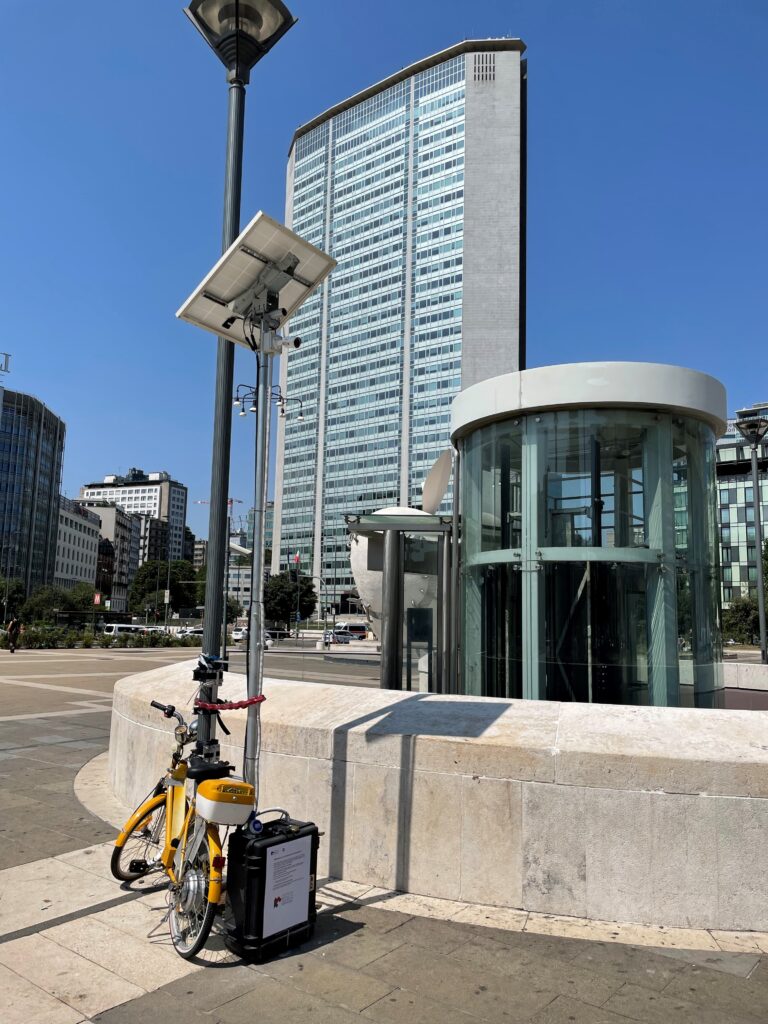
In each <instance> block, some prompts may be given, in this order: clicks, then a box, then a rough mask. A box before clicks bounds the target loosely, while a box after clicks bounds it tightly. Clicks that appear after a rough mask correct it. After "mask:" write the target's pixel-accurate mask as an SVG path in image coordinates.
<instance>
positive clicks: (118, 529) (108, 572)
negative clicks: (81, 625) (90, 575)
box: [78, 498, 141, 612]
mask: <svg viewBox="0 0 768 1024" xmlns="http://www.w3.org/2000/svg"><path fill="white" fill-rule="evenodd" d="M78 504H79V505H82V506H83V507H84V508H87V509H90V510H91V511H93V512H95V513H96V515H97V516H98V517H99V519H101V537H102V540H103V541H108V542H109V544H100V545H99V563H98V566H97V582H98V583H99V587H98V589H99V590H101V592H102V595H103V597H104V598H105V600H108V601H109V602H110V604H109V607H110V610H111V611H113V612H127V611H128V591H129V590H130V587H131V583H133V578H134V576H135V575H136V572H137V570H138V568H139V545H140V536H141V517H140V516H138V515H131V514H130V513H128V512H126V511H125V510H124V509H122V508H121V507H120V506H119V505H116V504H115V503H114V502H111V501H106V500H105V499H103V498H81V499H80V500H79V502H78ZM110 546H111V548H110Z"/></svg>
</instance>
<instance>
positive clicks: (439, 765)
mask: <svg viewBox="0 0 768 1024" xmlns="http://www.w3.org/2000/svg"><path fill="white" fill-rule="evenodd" d="M191 668H192V664H191V663H189V664H187V665H181V666H172V667H168V668H164V669H160V670H157V671H154V672H148V673H143V674H141V675H136V676H131V677H129V678H127V679H124V680H122V681H121V682H120V683H118V685H117V686H116V688H115V702H114V708H113V719H112V738H111V743H110V770H111V777H112V783H113V786H114V788H115V791H116V794H117V795H118V796H119V797H120V798H121V799H123V800H125V801H126V802H129V803H135V802H137V801H138V800H139V799H140V798H141V797H142V796H144V795H145V794H146V792H147V791H148V790H149V789H150V788H151V786H152V785H153V783H154V781H155V780H156V778H157V776H158V775H159V774H160V772H161V771H162V769H163V767H164V765H165V763H166V762H167V760H168V757H169V754H170V750H171V746H172V740H171V735H170V734H171V731H172V725H171V723H168V722H166V721H165V720H164V719H163V718H162V716H161V715H160V714H159V713H158V712H156V711H154V710H153V709H151V708H150V707H149V701H150V700H152V699H156V700H161V701H165V702H171V703H174V704H176V705H177V707H178V708H179V709H180V710H181V711H182V712H184V711H185V709H187V712H188V709H189V707H190V698H191V696H192V693H193V691H194V684H193V683H192V680H191ZM244 688H245V680H244V679H243V677H241V676H230V677H228V679H227V683H226V685H225V686H224V688H223V693H224V694H225V695H226V696H227V697H228V698H232V699H239V698H242V697H243V696H244ZM265 692H266V694H267V697H268V700H267V701H266V703H265V704H264V705H263V706H262V707H263V711H262V725H263V731H262V735H263V748H262V750H263V752H262V759H261V799H260V805H261V806H262V807H266V806H272V805H277V806H281V807H285V808H286V809H288V810H289V811H290V812H291V814H292V815H293V816H295V817H298V818H305V819H312V820H314V821H316V822H317V823H318V824H319V825H320V827H321V829H322V830H323V831H324V833H325V835H324V837H323V839H322V841H321V847H320V851H321V858H320V863H319V864H318V872H319V873H320V874H321V875H324V874H327V875H330V876H332V877H342V878H345V879H349V880H353V881H357V882H361V883H364V884H368V885H377V886H381V887H383V888H387V889H397V890H402V891H406V892H413V893H419V894H422V895H429V896H437V897H442V898H446V899H452V900H463V901H466V902H468V903H483V904H492V905H498V906H505V907H520V908H523V909H526V910H531V911H538V912H543V913H552V914H564V915H572V916H576V917H587V918H597V919H602V920H609V921H631V922H638V923H645V924H656V925H665V926H671V927H672V926H675V927H677V926H679V927H695V928H719V929H747V930H748V929H754V930H768V894H767V893H766V887H765V884H764V879H765V877H766V875H767V874H768V843H767V842H766V841H765V836H766V835H768V831H766V830H767V828H768V718H766V716H765V713H763V712H753V711H705V710H691V709H678V708H637V707H616V706H602V705H585V704H557V703H548V702H538V701H502V700H495V699H492V698H478V697H443V696H440V695H435V694H416V693H398V692H392V691H381V690H370V689H363V688H357V687H342V686H326V685H322V684H315V683H292V682H285V681H282V680H281V681H278V680H267V681H266V683H265ZM244 722H245V712H230V713H228V715H227V724H228V725H229V727H230V728H231V729H232V736H231V738H230V741H229V742H228V744H222V753H223V756H225V757H228V758H229V759H230V760H232V761H234V762H235V763H236V764H238V766H240V764H241V758H242V742H243V729H244ZM224 739H226V737H224Z"/></svg>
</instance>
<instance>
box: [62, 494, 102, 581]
mask: <svg viewBox="0 0 768 1024" xmlns="http://www.w3.org/2000/svg"><path fill="white" fill-rule="evenodd" d="M100 535H101V519H100V517H99V516H98V515H97V514H96V513H95V512H94V511H92V510H91V509H88V508H85V507H84V506H82V505H80V504H78V502H76V501H72V500H71V499H70V498H66V497H64V495H60V496H59V530H58V534H57V536H56V571H55V573H54V577H53V583H54V586H57V587H61V588H62V589H63V590H71V589H72V588H73V587H74V586H76V585H77V584H78V583H88V584H90V585H91V586H95V584H96V565H97V562H98V557H99V538H100Z"/></svg>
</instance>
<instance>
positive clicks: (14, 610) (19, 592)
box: [0, 576, 27, 622]
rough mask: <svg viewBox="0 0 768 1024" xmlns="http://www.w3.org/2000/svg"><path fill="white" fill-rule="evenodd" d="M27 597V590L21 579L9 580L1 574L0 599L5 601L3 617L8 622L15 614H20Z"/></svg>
mask: <svg viewBox="0 0 768 1024" xmlns="http://www.w3.org/2000/svg"><path fill="white" fill-rule="evenodd" d="M26 598H27V592H26V590H25V589H24V584H23V583H22V582H21V580H7V579H5V578H4V577H2V576H0V600H2V602H3V618H4V619H5V621H6V622H7V621H8V619H10V618H11V617H12V616H13V615H18V613H19V610H20V609H21V606H22V605H23V604H24V602H25V600H26Z"/></svg>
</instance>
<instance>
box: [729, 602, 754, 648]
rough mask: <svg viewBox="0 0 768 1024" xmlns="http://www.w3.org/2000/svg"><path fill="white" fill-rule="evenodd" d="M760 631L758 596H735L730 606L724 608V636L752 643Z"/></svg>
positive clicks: (742, 642)
mask: <svg viewBox="0 0 768 1024" xmlns="http://www.w3.org/2000/svg"><path fill="white" fill-rule="evenodd" d="M759 632H760V624H759V616H758V613H757V600H756V598H754V597H735V598H734V599H733V601H731V605H730V607H729V608H725V609H723V636H724V637H725V639H726V640H735V641H736V642H737V643H740V644H751V643H753V642H754V638H755V637H756V636H757V635H758V634H759Z"/></svg>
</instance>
